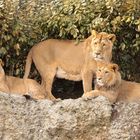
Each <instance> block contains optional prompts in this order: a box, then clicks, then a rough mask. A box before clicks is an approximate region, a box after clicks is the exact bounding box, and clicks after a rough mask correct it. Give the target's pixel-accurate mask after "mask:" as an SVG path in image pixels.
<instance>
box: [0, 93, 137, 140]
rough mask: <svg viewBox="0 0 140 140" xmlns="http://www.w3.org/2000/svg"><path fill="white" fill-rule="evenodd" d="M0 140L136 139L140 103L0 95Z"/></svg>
mask: <svg viewBox="0 0 140 140" xmlns="http://www.w3.org/2000/svg"><path fill="white" fill-rule="evenodd" d="M0 140H140V102H139V103H117V104H116V105H115V106H114V109H112V107H111V105H110V104H109V102H108V100H107V99H106V98H104V97H98V98H96V99H92V100H83V99H82V98H79V99H76V100H72V99H67V100H60V101H57V102H52V101H49V100H42V101H41V100H40V101H34V100H26V99H25V98H24V97H21V96H13V95H12V96H10V95H7V94H4V93H1V94H0Z"/></svg>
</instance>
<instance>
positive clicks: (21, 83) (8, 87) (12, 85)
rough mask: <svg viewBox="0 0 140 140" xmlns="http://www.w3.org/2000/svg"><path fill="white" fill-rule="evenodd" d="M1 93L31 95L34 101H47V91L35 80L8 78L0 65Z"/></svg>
mask: <svg viewBox="0 0 140 140" xmlns="http://www.w3.org/2000/svg"><path fill="white" fill-rule="evenodd" d="M0 91H2V92H5V93H9V94H20V95H26V94H28V95H30V96H31V97H33V98H34V99H45V98H46V97H45V91H44V89H43V88H41V85H40V84H38V83H37V82H36V81H35V80H32V79H25V80H24V79H21V78H17V77H13V76H6V75H5V73H4V70H3V68H2V66H1V65H0Z"/></svg>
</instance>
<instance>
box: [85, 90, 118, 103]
mask: <svg viewBox="0 0 140 140" xmlns="http://www.w3.org/2000/svg"><path fill="white" fill-rule="evenodd" d="M98 96H104V97H106V98H108V100H109V101H110V102H111V103H114V102H116V99H117V93H115V92H112V91H111V92H109V91H100V90H92V91H90V92H87V93H85V96H84V97H86V98H91V97H98Z"/></svg>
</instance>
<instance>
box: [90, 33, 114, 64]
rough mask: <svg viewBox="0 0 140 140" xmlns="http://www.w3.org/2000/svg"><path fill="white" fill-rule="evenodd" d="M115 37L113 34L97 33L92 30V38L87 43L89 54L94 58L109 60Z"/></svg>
mask: <svg viewBox="0 0 140 140" xmlns="http://www.w3.org/2000/svg"><path fill="white" fill-rule="evenodd" d="M115 39H116V36H115V35H114V34H107V33H105V32H101V33H97V32H96V31H93V33H92V39H91V42H90V44H89V46H90V56H91V57H93V58H94V59H95V60H105V61H107V62H110V61H111V59H112V47H113V43H114V41H115Z"/></svg>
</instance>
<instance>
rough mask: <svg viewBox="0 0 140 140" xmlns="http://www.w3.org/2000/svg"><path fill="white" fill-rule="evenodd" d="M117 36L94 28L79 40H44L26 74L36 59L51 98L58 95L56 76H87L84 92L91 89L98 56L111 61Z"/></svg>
mask: <svg viewBox="0 0 140 140" xmlns="http://www.w3.org/2000/svg"><path fill="white" fill-rule="evenodd" d="M114 40H115V35H114V34H107V33H104V32H101V33H97V32H96V31H93V33H92V35H91V36H90V37H89V38H87V39H86V40H85V41H83V42H80V43H78V44H76V42H75V41H73V40H57V39H49V40H45V41H43V42H40V43H38V44H37V45H35V46H34V47H33V48H32V49H31V50H30V52H29V54H28V56H27V60H26V67H25V75H24V78H25V79H26V78H27V77H28V75H29V72H30V67H31V63H32V61H33V62H34V64H35V66H36V68H37V70H38V72H39V73H40V75H41V77H42V85H43V86H44V88H45V89H46V92H47V94H48V96H49V97H50V99H54V96H53V95H52V93H51V89H52V83H53V79H54V77H55V76H56V77H58V78H64V79H68V80H73V81H80V80H83V88H84V92H87V91H90V90H92V77H93V74H94V73H95V70H96V61H95V60H94V58H97V59H98V60H99V59H104V60H106V61H110V60H111V57H112V46H113V42H114ZM94 41H96V44H94ZM94 47H95V48H98V49H94ZM96 53H97V54H96Z"/></svg>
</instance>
